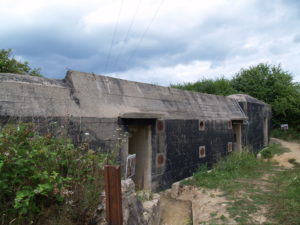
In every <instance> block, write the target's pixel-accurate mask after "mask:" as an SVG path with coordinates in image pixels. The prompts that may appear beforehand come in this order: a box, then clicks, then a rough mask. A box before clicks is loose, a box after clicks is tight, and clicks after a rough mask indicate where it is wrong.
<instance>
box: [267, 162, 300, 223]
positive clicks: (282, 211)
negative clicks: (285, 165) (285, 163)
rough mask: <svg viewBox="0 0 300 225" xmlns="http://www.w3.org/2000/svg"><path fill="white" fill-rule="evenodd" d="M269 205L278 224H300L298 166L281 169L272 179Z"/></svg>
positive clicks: (299, 173)
mask: <svg viewBox="0 0 300 225" xmlns="http://www.w3.org/2000/svg"><path fill="white" fill-rule="evenodd" d="M272 184H273V185H272V186H271V188H272V189H271V193H272V196H270V198H269V206H270V210H269V211H270V212H271V216H272V217H273V218H274V219H275V220H276V221H277V222H278V224H286V225H294V224H295V225H296V224H300V213H299V212H300V167H295V168H292V169H289V170H285V171H281V172H280V173H278V174H277V176H275V177H274V178H273V180H272Z"/></svg>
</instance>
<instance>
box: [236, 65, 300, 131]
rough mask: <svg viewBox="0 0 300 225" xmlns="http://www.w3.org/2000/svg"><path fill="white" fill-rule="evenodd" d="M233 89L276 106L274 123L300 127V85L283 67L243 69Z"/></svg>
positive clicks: (273, 107)
mask: <svg viewBox="0 0 300 225" xmlns="http://www.w3.org/2000/svg"><path fill="white" fill-rule="evenodd" d="M232 87H233V88H234V89H236V90H237V91H239V92H240V93H245V94H249V95H251V96H253V97H255V98H257V99H260V100H262V101H264V102H266V103H268V104H270V105H271V106H272V113H273V123H274V124H280V123H289V124H290V125H294V126H299V122H300V86H299V84H298V83H294V82H293V77H292V75H291V74H290V73H289V72H287V71H284V70H283V69H282V68H281V66H280V65H278V66H274V65H269V64H263V63H261V64H258V65H257V66H251V67H249V68H248V69H241V70H240V72H238V73H237V74H236V75H235V76H234V77H233V79H232Z"/></svg>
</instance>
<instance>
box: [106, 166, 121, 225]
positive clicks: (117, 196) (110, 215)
mask: <svg viewBox="0 0 300 225" xmlns="http://www.w3.org/2000/svg"><path fill="white" fill-rule="evenodd" d="M104 181H105V199H106V220H107V223H108V225H122V224H123V216H122V191H121V169H120V166H109V165H107V166H105V167H104Z"/></svg>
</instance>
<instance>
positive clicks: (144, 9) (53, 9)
mask: <svg viewBox="0 0 300 225" xmlns="http://www.w3.org/2000/svg"><path fill="white" fill-rule="evenodd" d="M0 21H1V22H0V48H4V49H7V48H12V49H13V51H14V55H15V57H16V58H18V59H21V60H26V61H29V63H30V65H32V67H39V68H41V72H42V73H43V74H44V75H45V76H46V77H49V78H64V76H65V73H66V71H67V69H73V70H78V71H83V72H93V73H95V74H104V75H108V76H114V77H119V78H124V79H128V80H135V81H141V82H147V83H153V84H160V85H169V84H170V83H178V82H193V81H197V80H199V79H202V78H215V77H220V76H224V77H227V78H230V77H232V76H233V75H234V74H235V73H236V72H238V71H239V70H240V69H241V68H247V67H249V66H250V65H256V64H258V63H260V62H264V63H271V64H279V63H281V65H282V67H283V68H284V69H285V70H287V71H289V72H291V73H292V74H293V75H294V81H300V0H263V1H262V0H239V1H234V0H211V1H207V0H0Z"/></svg>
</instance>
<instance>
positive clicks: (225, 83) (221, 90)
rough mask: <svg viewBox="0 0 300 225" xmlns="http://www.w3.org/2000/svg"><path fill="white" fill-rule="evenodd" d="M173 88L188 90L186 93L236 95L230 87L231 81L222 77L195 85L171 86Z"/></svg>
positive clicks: (198, 82) (203, 80)
mask: <svg viewBox="0 0 300 225" xmlns="http://www.w3.org/2000/svg"><path fill="white" fill-rule="evenodd" d="M171 87H173V88H178V89H183V90H188V91H197V92H201V93H207V94H215V95H224V96H226V95H231V94H234V93H237V91H236V90H235V89H234V88H233V87H232V85H231V81H230V80H227V79H225V78H224V77H221V78H217V79H215V80H213V79H202V80H200V81H197V82H195V83H184V84H176V85H171Z"/></svg>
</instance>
